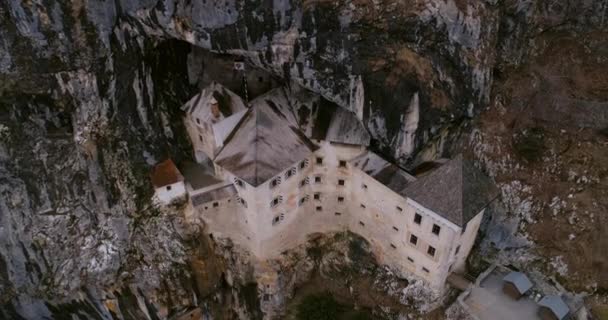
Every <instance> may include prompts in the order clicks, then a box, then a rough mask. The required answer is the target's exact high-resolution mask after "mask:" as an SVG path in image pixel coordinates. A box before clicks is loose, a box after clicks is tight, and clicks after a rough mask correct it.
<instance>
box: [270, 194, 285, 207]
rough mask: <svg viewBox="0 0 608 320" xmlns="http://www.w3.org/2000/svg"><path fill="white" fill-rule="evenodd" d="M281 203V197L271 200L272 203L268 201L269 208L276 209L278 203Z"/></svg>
mask: <svg viewBox="0 0 608 320" xmlns="http://www.w3.org/2000/svg"><path fill="white" fill-rule="evenodd" d="M281 202H283V197H282V196H278V197H276V198H274V199H272V201H270V207H271V208H272V207H276V206H277V205H278V204H279V203H281Z"/></svg>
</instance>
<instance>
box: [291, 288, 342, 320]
mask: <svg viewBox="0 0 608 320" xmlns="http://www.w3.org/2000/svg"><path fill="white" fill-rule="evenodd" d="M343 312H344V307H343V306H342V305H340V304H339V303H338V302H337V301H336V300H335V299H334V297H332V295H331V294H330V293H321V294H314V295H309V296H307V297H305V298H304V299H303V300H302V302H300V304H299V305H298V307H297V313H296V319H298V320H336V319H339V317H340V315H341V314H342V313H343Z"/></svg>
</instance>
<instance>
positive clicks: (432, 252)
mask: <svg viewBox="0 0 608 320" xmlns="http://www.w3.org/2000/svg"><path fill="white" fill-rule="evenodd" d="M426 253H428V254H429V255H430V256H431V257H434V256H435V248H433V247H432V246H429V248H428V249H427V250H426Z"/></svg>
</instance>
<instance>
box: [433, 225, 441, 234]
mask: <svg viewBox="0 0 608 320" xmlns="http://www.w3.org/2000/svg"><path fill="white" fill-rule="evenodd" d="M440 231H441V227H440V226H438V225H436V224H433V234H434V235H439V232H440Z"/></svg>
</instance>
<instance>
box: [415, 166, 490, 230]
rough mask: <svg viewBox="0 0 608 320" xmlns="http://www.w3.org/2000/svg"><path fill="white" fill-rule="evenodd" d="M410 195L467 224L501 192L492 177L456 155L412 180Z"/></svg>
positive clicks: (450, 218) (428, 207) (438, 211)
mask: <svg viewBox="0 0 608 320" xmlns="http://www.w3.org/2000/svg"><path fill="white" fill-rule="evenodd" d="M405 193H406V194H407V196H408V197H409V198H411V199H413V200H414V201H416V202H418V203H420V204H421V205H422V206H424V207H425V208H427V209H430V210H432V211H433V212H435V213H437V214H439V215H441V216H442V217H444V218H446V219H447V220H449V221H451V222H453V223H455V224H456V225H458V226H461V227H462V226H464V225H465V224H466V223H467V222H468V221H469V220H471V219H472V218H473V217H475V216H476V215H477V214H478V213H479V211H481V209H483V208H484V207H485V206H486V205H488V204H489V203H490V202H491V201H492V200H493V199H494V198H496V196H497V195H498V190H497V189H496V187H495V186H494V184H493V183H492V181H491V180H490V179H489V178H488V177H487V176H485V175H484V174H483V173H482V172H481V171H479V170H478V169H477V168H475V167H474V166H473V164H472V163H470V162H469V161H467V160H465V159H464V158H463V157H462V155H458V156H456V157H455V158H454V159H452V160H450V161H448V162H447V163H445V164H444V165H442V166H441V167H439V168H437V169H435V170H434V171H432V172H431V173H429V174H427V175H425V176H423V177H421V178H420V179H418V180H416V181H415V182H412V183H411V184H409V185H408V186H407V188H406V190H405Z"/></svg>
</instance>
